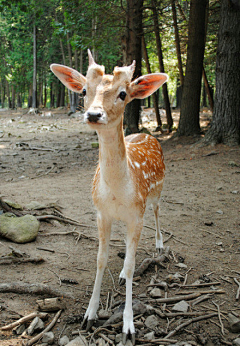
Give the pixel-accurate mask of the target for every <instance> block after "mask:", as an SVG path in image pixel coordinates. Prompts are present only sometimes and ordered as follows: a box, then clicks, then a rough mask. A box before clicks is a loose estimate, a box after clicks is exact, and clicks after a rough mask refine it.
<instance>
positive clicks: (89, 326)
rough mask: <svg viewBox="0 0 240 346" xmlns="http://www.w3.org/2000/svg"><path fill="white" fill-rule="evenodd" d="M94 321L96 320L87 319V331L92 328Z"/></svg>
mask: <svg viewBox="0 0 240 346" xmlns="http://www.w3.org/2000/svg"><path fill="white" fill-rule="evenodd" d="M93 323H94V320H88V321H87V327H86V332H88V331H89V330H90V329H91V328H92V326H93Z"/></svg>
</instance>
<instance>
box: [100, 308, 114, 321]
mask: <svg viewBox="0 0 240 346" xmlns="http://www.w3.org/2000/svg"><path fill="white" fill-rule="evenodd" d="M111 316H112V312H111V311H107V310H103V309H100V310H99V311H98V318H99V319H100V320H108V319H109V318H110V317H111Z"/></svg>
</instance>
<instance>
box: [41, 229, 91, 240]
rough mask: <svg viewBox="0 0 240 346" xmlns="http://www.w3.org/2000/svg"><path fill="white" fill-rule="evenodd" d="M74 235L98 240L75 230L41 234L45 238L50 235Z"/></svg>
mask: <svg viewBox="0 0 240 346" xmlns="http://www.w3.org/2000/svg"><path fill="white" fill-rule="evenodd" d="M74 233H77V234H78V236H79V235H80V237H83V238H85V239H90V240H98V239H97V238H95V237H88V236H86V235H85V234H83V233H80V232H78V231H76V230H75V229H74V230H73V231H68V232H52V233H45V234H39V235H41V236H43V237H47V236H50V235H68V234H74Z"/></svg>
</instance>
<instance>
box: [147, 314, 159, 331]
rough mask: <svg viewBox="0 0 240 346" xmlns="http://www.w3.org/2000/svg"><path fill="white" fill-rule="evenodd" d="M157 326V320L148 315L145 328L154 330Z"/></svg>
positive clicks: (153, 316)
mask: <svg viewBox="0 0 240 346" xmlns="http://www.w3.org/2000/svg"><path fill="white" fill-rule="evenodd" d="M157 325H159V320H158V318H157V317H156V316H155V315H150V316H148V317H147V318H146V321H145V326H146V327H147V328H149V329H154V328H155V327H156V326H157Z"/></svg>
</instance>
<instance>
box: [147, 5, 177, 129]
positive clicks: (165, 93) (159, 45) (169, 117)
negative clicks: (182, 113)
mask: <svg viewBox="0 0 240 346" xmlns="http://www.w3.org/2000/svg"><path fill="white" fill-rule="evenodd" d="M152 11H153V21H154V32H155V37H156V45H157V53H158V61H159V68H160V72H163V73H164V63H163V53H162V43H161V37H160V32H159V23H158V13H157V8H156V3H155V0H152ZM162 91H163V98H164V103H165V110H166V116H167V123H168V129H169V131H171V127H172V125H173V119H172V114H171V107H170V102H169V96H168V87H167V83H164V84H163V86H162Z"/></svg>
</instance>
